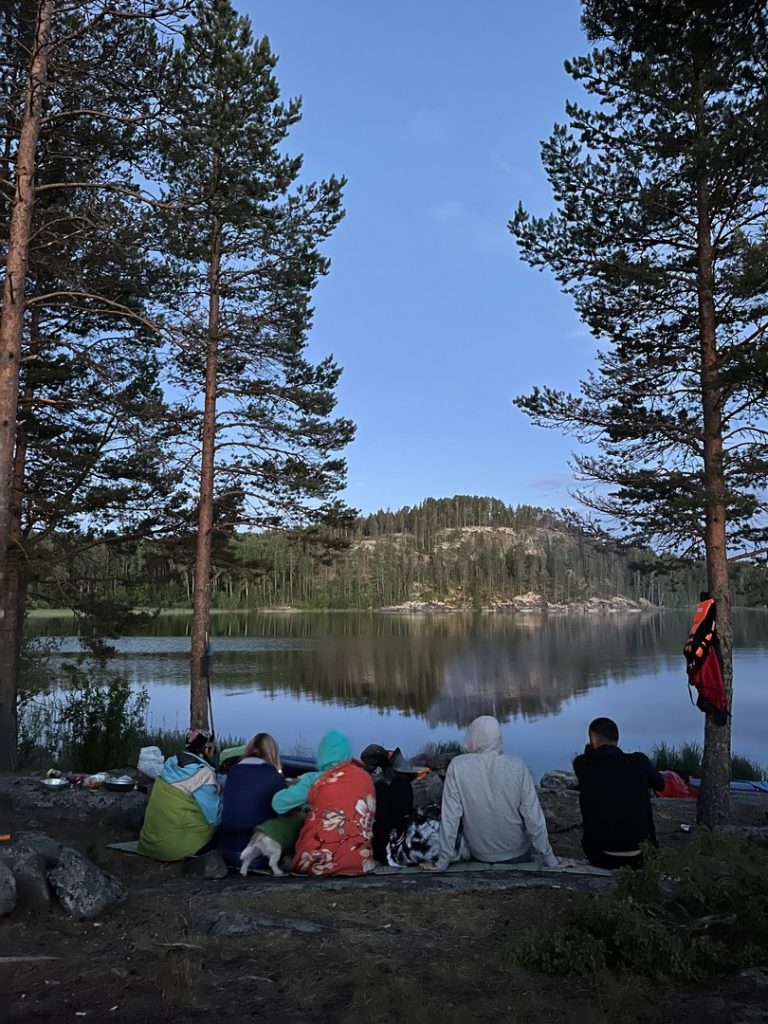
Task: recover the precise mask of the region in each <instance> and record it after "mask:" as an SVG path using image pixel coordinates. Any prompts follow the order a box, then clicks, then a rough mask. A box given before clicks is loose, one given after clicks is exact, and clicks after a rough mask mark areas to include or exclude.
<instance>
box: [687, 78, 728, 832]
mask: <svg viewBox="0 0 768 1024" xmlns="http://www.w3.org/2000/svg"><path fill="white" fill-rule="evenodd" d="M698 119H699V128H700V131H701V132H702V133H704V132H705V127H706V126H705V123H704V101H703V98H702V99H700V104H699V110H698ZM696 207H697V289H698V307H699V308H698V315H699V345H700V352H701V406H702V413H703V425H704V437H703V442H704V486H705V489H706V511H705V525H704V547H705V552H706V561H707V579H708V585H709V592H710V594H711V595H712V597H714V599H715V600H716V601H717V632H718V635H719V637H720V643H721V646H722V653H723V667H724V672H723V674H724V679H725V688H726V693H727V696H728V709H729V711H730V708H731V700H732V691H733V629H732V625H731V593H730V587H729V581H728V552H727V541H726V484H725V466H724V463H723V419H722V395H721V392H720V388H719V384H718V354H717V318H716V310H715V298H714V292H715V276H714V267H715V259H714V257H715V254H714V250H713V246H712V223H711V209H710V196H709V188H708V182H707V177H706V173H705V171H704V170H702V171H700V172H699V176H698V180H697V184H696ZM730 769H731V720H730V717H729V718H728V721H727V723H726V724H725V725H723V726H717V725H715V724H714V723H713V722H712V720H711V719H710V718H709V716H707V719H706V724H705V727H704V763H703V767H702V782H701V788H700V790H699V797H698V802H697V807H696V818H697V820H698V822H699V823H700V824H702V825H706V826H707V827H709V828H711V829H719V828H722V827H723V826H724V825H726V824H727V822H728V812H729V786H730Z"/></svg>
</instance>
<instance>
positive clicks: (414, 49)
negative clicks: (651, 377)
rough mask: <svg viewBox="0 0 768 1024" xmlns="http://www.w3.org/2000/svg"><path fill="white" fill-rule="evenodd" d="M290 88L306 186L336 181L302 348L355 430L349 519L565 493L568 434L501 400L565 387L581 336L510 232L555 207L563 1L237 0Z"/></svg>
mask: <svg viewBox="0 0 768 1024" xmlns="http://www.w3.org/2000/svg"><path fill="white" fill-rule="evenodd" d="M236 3H237V6H238V8H239V9H240V10H241V11H242V12H243V13H247V14H249V15H250V17H251V19H252V21H253V27H254V32H255V33H256V34H257V35H263V34H266V35H268V36H269V37H270V40H271V43H272V47H273V49H274V51H275V52H276V53H277V54H278V55H279V57H280V62H279V64H278V69H277V76H278V80H279V82H280V86H281V89H282V92H283V95H284V96H294V95H301V96H302V97H303V100H304V117H303V121H302V123H301V124H300V125H299V126H297V128H296V129H295V130H294V132H293V134H292V144H291V145H290V146H289V149H290V150H291V151H292V152H301V153H303V154H304V157H305V178H307V179H311V178H319V177H325V176H328V175H329V174H330V173H332V172H335V173H337V174H345V175H346V176H347V177H348V178H349V186H348V188H347V192H346V202H345V206H346V211H347V215H346V218H345V220H344V221H343V223H342V224H341V226H340V227H339V229H338V231H337V233H336V235H335V236H334V238H333V240H332V241H331V243H330V244H329V245H328V247H327V249H326V252H327V253H328V255H329V256H330V257H331V259H332V261H333V264H332V268H331V273H330V275H329V277H328V278H326V279H325V280H324V281H323V282H322V283H321V285H320V287H319V288H318V290H317V293H316V297H315V298H316V302H315V305H316V310H317V312H316V319H315V327H314V329H313V332H312V339H311V347H310V353H311V355H312V356H313V357H314V358H320V357H321V356H323V355H326V354H327V353H333V355H334V356H335V358H336V359H337V361H338V362H339V363H341V365H342V366H343V367H344V375H343V377H342V382H341V386H340V389H339V411H340V412H341V413H342V414H343V415H346V416H350V417H351V418H352V419H353V420H354V421H355V422H356V424H357V438H356V440H355V442H354V443H353V444H352V445H351V446H350V448H349V449H348V450H347V459H348V464H349V485H348V488H347V492H346V495H345V496H346V498H347V500H348V501H349V502H350V504H352V505H354V506H355V507H357V508H360V509H361V510H363V511H364V512H371V511H374V510H375V509H377V508H380V507H385V508H386V507H390V508H397V507H399V506H401V505H411V504H415V503H417V502H418V501H420V500H422V499H423V498H425V497H442V496H446V495H452V494H456V493H465V494H491V495H494V496H495V497H498V498H501V499H502V500H504V501H507V502H509V503H511V504H520V503H530V504H535V505H544V506H552V507H558V506H560V505H563V504H566V503H570V499H569V497H568V487H569V486H570V485H571V480H570V476H571V474H570V470H569V467H568V456H569V452H570V451H571V449H572V447H573V444H572V442H571V440H570V439H568V438H563V437H562V436H561V435H559V434H558V433H557V432H555V431H549V430H541V429H537V428H535V427H533V426H531V425H530V424H529V423H528V421H527V419H526V417H525V416H524V415H523V414H522V413H521V412H519V411H518V410H517V409H516V408H515V407H514V406H513V405H512V398H513V397H514V396H515V395H517V394H520V393H524V392H526V391H528V390H529V389H530V388H531V387H532V386H533V385H535V384H539V385H543V384H549V385H552V386H555V387H564V388H569V389H575V388H576V386H577V382H578V380H579V379H580V378H581V377H582V376H583V374H584V372H585V370H586V369H587V367H588V366H589V365H590V364H591V361H592V357H593V353H594V344H593V342H592V341H591V339H590V338H589V337H588V335H587V333H586V331H585V330H584V329H583V328H582V327H581V325H580V324H579V322H578V320H577V318H576V316H575V314H574V313H573V311H572V307H571V304H570V302H569V300H568V299H567V298H566V297H565V296H563V295H561V294H560V292H559V288H558V285H557V284H556V282H555V281H554V279H553V278H552V277H551V276H550V275H548V274H540V273H538V272H536V271H534V270H531V269H530V268H529V267H527V266H526V265H525V264H523V263H522V262H521V261H520V260H519V259H518V256H517V252H516V247H515V244H514V241H513V239H512V236H511V235H510V234H509V232H508V230H507V227H506V224H507V221H508V219H509V218H510V216H511V215H512V214H513V212H514V210H515V207H516V205H517V203H518V201H520V200H522V201H523V203H524V205H525V206H526V207H528V208H529V209H530V210H531V211H532V212H536V213H543V212H546V211H547V210H548V209H549V208H550V206H551V197H550V192H549V187H548V185H547V182H546V180H545V178H544V175H543V172H542V170H541V165H540V160H539V143H540V140H541V139H543V138H545V137H546V136H547V135H548V134H549V132H550V130H551V127H552V125H553V123H554V122H555V121H556V120H559V121H563V120H564V104H565V100H566V98H567V97H575V96H576V95H577V93H576V87H575V85H574V84H573V83H571V82H570V80H569V79H568V77H567V76H566V74H565V72H564V71H563V60H564V59H565V58H567V57H571V56H573V55H575V54H577V53H581V52H584V51H585V49H586V43H585V40H584V37H583V35H582V33H581V30H580V26H579V13H580V4H579V3H578V2H577V0H539V2H538V3H536V4H533V5H527V4H513V3H509V2H502V0H476V2H475V3H473V4H469V3H466V0H465V2H458V0H441V2H440V3H438V2H436V0H421V2H418V3H416V2H413V0H411V2H405V0H390V2H388V3H386V4H383V3H370V2H361V0H324V2H322V3H320V2H318V0H259V2H258V3H257V2H255V0H236Z"/></svg>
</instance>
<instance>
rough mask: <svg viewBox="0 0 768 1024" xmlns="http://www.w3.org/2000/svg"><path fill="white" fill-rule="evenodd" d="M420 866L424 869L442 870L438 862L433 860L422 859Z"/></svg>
mask: <svg viewBox="0 0 768 1024" xmlns="http://www.w3.org/2000/svg"><path fill="white" fill-rule="evenodd" d="M419 867H420V868H421V870H422V871H439V870H440V869H439V868H438V866H437V864H435V862H434V861H431V860H425V861H422V863H421V864H419Z"/></svg>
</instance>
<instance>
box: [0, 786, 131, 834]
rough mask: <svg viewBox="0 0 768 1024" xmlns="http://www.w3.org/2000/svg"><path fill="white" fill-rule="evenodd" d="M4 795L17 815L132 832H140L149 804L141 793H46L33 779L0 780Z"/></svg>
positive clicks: (63, 790)
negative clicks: (38, 815) (36, 813)
mask: <svg viewBox="0 0 768 1024" xmlns="http://www.w3.org/2000/svg"><path fill="white" fill-rule="evenodd" d="M3 792H4V793H5V794H6V795H7V796H8V798H9V799H10V801H11V804H12V805H13V807H14V809H15V810H17V811H33V812H34V811H41V812H43V813H44V814H45V815H48V816H50V817H52V818H67V819H69V820H71V821H95V822H98V823H100V824H105V825H118V826H120V827H121V828H125V829H129V830H131V831H133V832H138V831H139V829H140V828H141V825H142V822H143V821H144V812H145V810H146V807H147V800H148V797H147V794H146V793H141V792H139V791H138V790H132V791H131V792H128V793H110V792H108V791H107V790H105V789H81V788H80V787H74V786H73V787H63V788H61V789H46V787H44V786H41V785H40V780H39V779H34V778H13V779H8V780H0V793H3Z"/></svg>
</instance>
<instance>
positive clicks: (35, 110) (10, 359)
mask: <svg viewBox="0 0 768 1024" xmlns="http://www.w3.org/2000/svg"><path fill="white" fill-rule="evenodd" d="M52 14H53V2H52V0H38V4H37V22H36V25H35V35H34V43H33V46H32V53H31V57H30V63H29V76H28V79H27V84H26V95H25V100H24V111H23V114H22V119H21V127H20V131H19V140H18V147H17V150H16V168H15V177H14V195H13V201H12V205H11V217H10V225H9V232H8V255H7V258H6V265H5V277H4V280H3V290H2V303H3V305H2V313H1V314H0V587H2V590H3V603H4V604H5V603H6V596H7V595H6V583H7V582H8V581H7V580H6V575H7V569H8V544H9V540H10V533H11V520H12V504H13V498H12V494H11V488H12V480H13V465H14V450H15V444H16V417H17V413H18V401H19V368H20V365H21V348H22V333H23V327H24V306H25V289H26V279H27V263H28V259H29V241H30V233H31V230H32V211H33V208H34V201H35V172H36V169H37V144H38V138H39V136H40V124H41V120H42V113H43V104H44V98H45V89H46V84H47V77H48V54H49V48H50V37H51V18H52ZM9 629H10V626H9ZM3 633H4V635H3V638H2V639H3V641H4V640H5V637H6V635H9V634H8V633H7V631H6V630H5V629H4V630H3ZM2 658H3V660H4V659H5V654H3V655H2ZM15 759H16V674H15V672H8V671H7V670H6V668H5V667H4V666H2V671H1V672H0V768H3V767H6V768H10V767H12V766H13V764H14V763H15Z"/></svg>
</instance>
